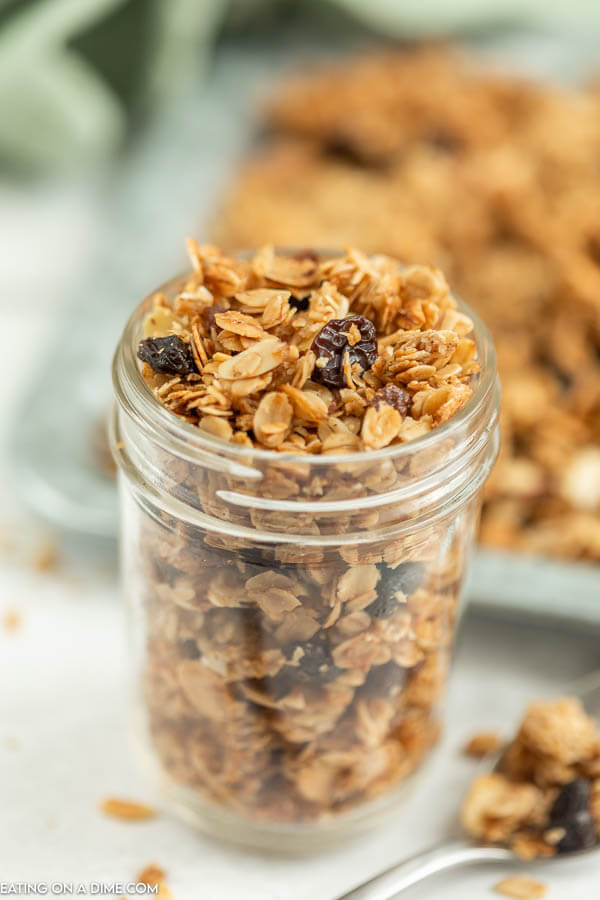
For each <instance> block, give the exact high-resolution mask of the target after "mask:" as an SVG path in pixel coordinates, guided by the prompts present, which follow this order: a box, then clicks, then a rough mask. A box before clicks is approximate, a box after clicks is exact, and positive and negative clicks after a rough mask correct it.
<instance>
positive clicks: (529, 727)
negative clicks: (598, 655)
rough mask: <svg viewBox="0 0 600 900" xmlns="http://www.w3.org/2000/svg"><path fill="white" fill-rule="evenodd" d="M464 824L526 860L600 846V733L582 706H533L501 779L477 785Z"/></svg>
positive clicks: (505, 757) (565, 701) (570, 701)
mask: <svg viewBox="0 0 600 900" xmlns="http://www.w3.org/2000/svg"><path fill="white" fill-rule="evenodd" d="M462 822H463V825H464V827H465V828H466V830H467V831H468V832H469V834H471V835H472V836H473V837H475V838H478V839H480V840H484V841H488V842H490V843H501V844H506V845H508V846H510V847H512V849H513V850H514V851H515V853H516V854H517V855H518V856H520V857H522V858H523V859H533V858H535V857H538V856H554V855H555V854H557V853H569V852H573V851H577V850H584V849H586V848H588V847H592V846H594V845H595V844H596V843H598V842H599V841H600V729H599V728H598V724H597V722H596V721H595V720H594V719H593V718H591V717H590V716H588V715H587V714H586V712H585V710H584V709H583V707H582V705H581V703H580V701H579V700H576V699H574V698H571V697H564V698H560V699H558V700H554V701H544V702H538V703H534V704H532V705H531V706H530V707H529V709H528V710H527V711H526V713H525V716H524V718H523V721H522V723H521V726H520V728H519V731H518V733H517V736H516V737H515V739H514V740H513V741H512V742H511V743H510V744H509V745H508V746H507V748H506V749H505V751H504V752H503V754H502V756H501V758H500V761H499V764H498V766H497V767H496V771H494V772H493V773H491V774H489V775H481V776H479V777H478V778H476V779H475V781H474V782H473V784H472V786H471V789H470V791H469V793H468V795H467V797H466V799H465V802H464V805H463V810H462Z"/></svg>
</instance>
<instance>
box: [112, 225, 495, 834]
mask: <svg viewBox="0 0 600 900" xmlns="http://www.w3.org/2000/svg"><path fill="white" fill-rule="evenodd" d="M189 251H190V257H191V261H192V271H191V273H189V274H188V275H186V276H184V277H183V278H181V279H178V280H176V281H175V282H173V283H171V284H170V285H169V286H168V288H167V289H166V290H165V291H159V292H158V293H157V294H155V295H153V297H151V298H149V300H148V301H146V302H145V303H144V304H143V305H142V307H141V308H140V309H139V310H138V311H137V313H136V314H135V315H134V317H133V319H132V320H131V321H130V324H129V326H128V328H127V329H126V332H125V335H124V338H123V340H122V342H121V345H120V348H119V351H118V354H117V358H116V362H115V388H116V392H117V400H118V403H117V412H116V419H115V425H114V429H115V431H114V447H115V453H116V456H117V460H118V463H119V467H120V469H121V472H122V474H123V475H124V476H125V477H124V478H122V479H121V484H122V498H123V504H122V509H123V520H124V538H123V550H124V569H125V590H126V592H127V594H128V599H129V602H130V604H131V607H132V611H133V621H134V623H135V627H134V643H135V647H136V654H137V663H136V678H137V682H138V690H139V700H140V710H141V713H142V719H143V726H142V730H143V735H144V736H143V738H142V741H143V744H144V751H145V754H146V756H147V758H151V761H152V764H153V767H154V769H155V770H158V772H159V775H160V778H161V779H162V781H163V783H165V784H167V785H168V787H167V792H168V793H170V795H171V796H172V797H173V798H175V802H177V804H178V806H179V807H180V808H181V807H182V806H186V807H187V808H188V809H192V810H193V811H194V815H195V816H196V817H197V818H201V817H202V815H204V816H205V817H206V816H207V815H209V816H210V817H211V818H212V819H213V820H214V817H215V815H217V811H220V812H222V813H223V814H224V815H225V814H226V815H227V816H228V817H229V818H228V821H229V822H231V820H232V819H231V817H233V819H234V820H235V821H236V822H244V823H246V825H248V826H249V827H250V824H251V826H252V829H253V834H254V837H248V835H246V834H244V835H243V836H240V839H242V840H250V841H251V842H252V841H256V840H257V838H256V834H257V833H258V831H259V830H260V827H261V826H264V827H265V828H267V829H268V828H269V827H270V828H272V827H280V826H283V825H285V826H289V827H294V826H304V827H306V826H309V825H310V826H316V825H318V826H325V825H326V824H327V823H335V822H336V821H338V820H341V819H343V818H344V817H343V816H342V814H343V813H354V812H358V813H360V811H361V810H362V809H367V808H369V806H370V805H371V804H370V802H371V801H374V800H375V799H376V798H381V799H382V801H383V799H384V798H387V797H390V796H391V795H392V793H393V790H394V789H395V788H396V787H398V786H399V785H400V784H401V783H402V782H403V781H404V779H406V778H407V776H408V775H410V774H411V773H412V772H413V771H414V770H415V769H416V768H417V767H418V766H419V764H420V762H421V761H422V759H423V758H424V757H425V755H426V754H427V752H428V750H429V749H430V748H431V747H432V745H433V744H434V743H435V741H436V739H437V736H438V733H439V707H440V700H441V697H442V694H443V690H444V686H445V682H446V678H447V674H448V667H449V661H450V655H451V649H452V643H453V638H454V632H455V626H456V620H457V614H458V604H459V596H460V587H461V584H462V581H463V577H464V574H465V569H466V563H467V558H468V554H469V551H470V548H471V545H472V539H473V530H474V526H475V522H476V517H477V511H478V507H479V493H480V487H481V485H482V483H483V481H484V479H485V477H486V475H487V473H488V471H489V468H490V466H491V464H492V461H493V459H494V457H495V454H496V451H497V432H496V425H495V423H496V415H497V391H496V381H495V370H494V365H493V349H492V347H491V345H490V344H489V341H488V340H487V337H486V334H485V331H484V329H483V326H482V325H481V323H477V324H475V323H474V321H473V320H472V319H471V317H470V314H469V313H468V312H467V311H466V310H465V309H464V308H461V307H459V305H458V304H457V302H456V300H455V299H454V298H453V296H452V295H451V293H450V292H449V289H448V286H447V284H446V281H445V279H444V277H443V275H442V274H441V273H440V272H439V271H437V270H435V269H431V268H429V267H403V266H400V265H399V263H398V262H397V261H396V260H393V259H390V258H388V257H384V256H374V257H367V256H365V255H363V254H362V253H360V252H359V251H357V250H354V249H348V250H347V251H346V252H345V253H341V254H338V255H332V254H323V253H319V252H318V251H314V250H301V251H298V252H295V253H292V252H287V253H284V252H277V251H275V250H274V249H273V248H272V247H268V246H267V247H264V248H262V249H261V250H259V251H258V252H256V253H255V254H254V255H251V256H248V257H244V258H241V257H232V256H228V255H227V254H225V253H223V252H221V251H220V250H218V249H217V248H215V247H212V246H200V245H198V244H197V243H196V242H194V241H191V242H190V243H189ZM207 810H209V812H207ZM224 836H226V837H227V836H228V837H230V838H231V837H232V832H231V829H229V831H227V830H226V833H225V834H224ZM269 840H270V839H269Z"/></svg>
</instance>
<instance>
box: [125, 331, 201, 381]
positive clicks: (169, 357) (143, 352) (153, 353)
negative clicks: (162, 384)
mask: <svg viewBox="0 0 600 900" xmlns="http://www.w3.org/2000/svg"><path fill="white" fill-rule="evenodd" d="M137 355H138V357H139V359H141V360H142V362H145V363H148V365H149V366H150V367H151V368H152V369H154V371H155V372H160V374H161V375H191V374H192V372H197V371H198V369H197V368H196V363H195V362H194V356H193V353H192V349H191V347H190V345H189V344H186V342H185V341H183V340H182V339H181V338H180V337H178V336H177V335H176V334H170V335H168V337H160V338H146V339H145V340H144V341H140V345H139V347H138V352H137Z"/></svg>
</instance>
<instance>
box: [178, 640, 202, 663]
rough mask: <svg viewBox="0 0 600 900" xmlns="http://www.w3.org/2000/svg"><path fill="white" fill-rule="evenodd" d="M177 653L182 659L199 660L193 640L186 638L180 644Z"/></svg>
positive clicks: (198, 653) (198, 652)
mask: <svg viewBox="0 0 600 900" xmlns="http://www.w3.org/2000/svg"><path fill="white" fill-rule="evenodd" d="M179 652H180V654H181V656H182V658H183V659H200V651H199V650H198V644H197V643H196V641H195V640H194V639H193V638H188V639H187V640H185V641H183V642H182V643H181V644H180V647H179Z"/></svg>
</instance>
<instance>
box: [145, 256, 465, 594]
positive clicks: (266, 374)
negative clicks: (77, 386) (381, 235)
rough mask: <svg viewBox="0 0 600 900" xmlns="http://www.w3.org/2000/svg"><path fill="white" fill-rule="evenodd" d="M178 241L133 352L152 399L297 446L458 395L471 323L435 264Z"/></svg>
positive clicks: (366, 428)
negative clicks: (175, 282)
mask: <svg viewBox="0 0 600 900" xmlns="http://www.w3.org/2000/svg"><path fill="white" fill-rule="evenodd" d="M188 249H189V253H190V257H191V260H192V264H193V267H194V271H193V273H192V274H191V275H190V277H189V278H187V279H186V280H185V283H183V284H182V285H181V287H180V290H179V292H178V295H177V296H176V298H175V300H174V302H172V303H171V302H169V301H168V300H167V299H166V298H165V297H164V296H163V295H161V294H157V295H156V296H155V298H154V303H153V308H152V309H151V310H150V311H149V313H148V315H147V318H146V321H145V325H144V333H145V337H144V339H143V340H142V341H141V342H140V345H139V348H138V356H139V358H140V360H141V361H142V363H143V368H142V372H143V375H144V378H145V379H146V382H147V383H148V385H149V386H150V388H151V389H152V390H153V391H154V393H155V395H156V397H157V398H158V400H159V401H160V402H161V403H162V404H163V405H164V406H166V407H167V409H170V410H171V411H172V412H174V413H177V414H178V415H180V416H182V417H184V418H185V419H186V420H187V421H188V422H191V423H193V424H195V425H198V427H199V428H201V429H203V430H204V431H208V432H210V434H212V435H214V436H215V437H218V438H220V439H221V440H225V441H230V442H233V443H237V444H241V445H243V446H246V447H255V448H260V449H265V450H279V451H281V452H288V453H297V454H301V453H304V454H306V453H310V454H315V453H331V452H336V453H338V452H354V451H360V450H379V449H381V448H382V447H387V446H390V445H392V444H395V443H405V442H406V441H408V440H411V439H413V438H414V437H417V436H420V435H423V434H426V433H427V432H429V431H431V430H432V429H434V428H436V427H437V426H439V425H441V424H443V423H444V422H446V421H447V420H448V419H449V418H450V417H451V416H452V415H454V414H455V413H456V412H458V411H459V410H460V409H462V407H463V406H464V405H465V404H466V403H467V401H468V400H469V398H470V396H471V394H472V387H471V380H472V376H473V375H474V374H475V373H476V372H477V371H478V362H477V359H476V348H475V343H474V341H473V340H472V338H471V337H470V334H471V332H472V329H473V325H472V322H471V321H470V319H469V318H468V317H467V316H465V315H464V314H463V313H461V312H459V311H458V309H457V307H456V302H455V300H454V299H453V297H452V296H451V294H450V292H449V290H448V285H447V284H446V281H445V279H444V277H443V275H442V274H441V272H439V271H438V270H436V269H433V268H431V267H427V266H411V267H408V268H405V269H403V270H402V269H401V268H400V266H399V265H398V263H397V262H396V261H395V260H393V259H391V258H388V257H384V256H375V257H366V256H364V255H363V254H362V253H360V252H359V251H358V250H355V249H349V250H347V251H346V254H345V255H341V256H339V257H336V256H334V257H327V256H323V257H320V256H319V255H318V254H316V253H315V251H307V252H306V254H303V252H302V251H301V252H300V253H298V254H296V255H295V256H290V255H278V254H277V253H276V251H275V250H274V249H273V247H271V246H265V247H263V248H262V249H261V250H260V251H259V252H258V253H257V254H256V255H255V256H253V257H252V258H250V259H248V260H241V259H237V258H233V257H231V256H228V255H227V254H225V253H223V252H222V251H221V250H219V249H218V248H216V247H213V246H200V245H198V244H197V243H196V242H195V241H193V240H190V241H189V242H188ZM293 301H296V302H293ZM298 301H302V302H301V303H300V304H299V302H298ZM284 611H287V612H289V611H291V609H289V610H284Z"/></svg>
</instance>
